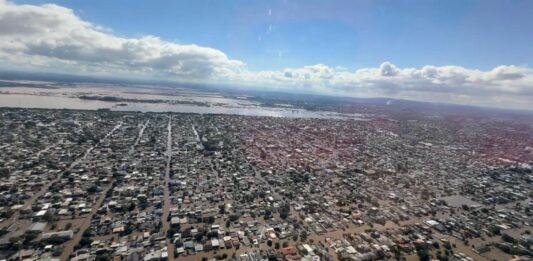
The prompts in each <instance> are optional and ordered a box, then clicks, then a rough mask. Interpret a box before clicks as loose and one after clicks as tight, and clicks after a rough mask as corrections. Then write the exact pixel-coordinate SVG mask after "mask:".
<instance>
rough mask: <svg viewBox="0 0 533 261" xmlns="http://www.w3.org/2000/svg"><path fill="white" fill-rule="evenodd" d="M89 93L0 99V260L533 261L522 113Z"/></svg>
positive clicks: (531, 127) (57, 91) (60, 91)
mask: <svg viewBox="0 0 533 261" xmlns="http://www.w3.org/2000/svg"><path fill="white" fill-rule="evenodd" d="M19 84H22V83H20V82H19ZM26 84H28V83H26ZM32 84H34V83H32ZM39 84H41V85H42V83H37V85H39ZM85 87H87V86H85ZM91 88H92V89H91ZM95 88H97V87H95V86H91V87H90V88H88V89H87V88H85V89H84V88H81V87H80V86H77V87H72V86H68V87H64V86H63V87H59V86H58V85H57V84H48V85H46V88H44V89H36V86H35V85H32V86H22V87H21V86H6V87H3V88H2V89H0V90H2V93H0V96H1V97H0V99H3V100H2V101H9V102H10V103H9V104H7V105H6V103H3V102H2V103H0V107H4V108H1V109H0V148H1V149H0V260H430V259H438V260H511V259H515V260H518V259H521V260H529V259H531V257H532V250H531V243H532V242H533V237H532V235H531V224H532V222H533V220H532V215H531V209H532V207H533V202H532V200H531V199H532V196H533V194H532V191H533V190H532V188H533V185H532V180H533V170H532V165H533V117H532V116H531V114H530V113H528V112H509V111H501V110H486V109H480V108H472V107H464V106H463V107H462V106H451V105H432V104H423V103H410V102H406V101H396V100H395V101H392V102H391V100H381V99H374V100H341V101H339V100H338V99H333V98H332V99H331V100H328V99H319V98H316V97H312V98H309V99H306V100H303V101H302V99H297V97H294V96H289V95H282V96H279V95H277V96H276V95H273V94H265V95H261V96H249V95H242V96H239V95H236V94H231V95H224V94H220V93H213V92H194V91H191V90H189V89H182V90H179V91H176V90H161V89H158V90H151V89H150V90H147V89H142V88H141V89H128V91H127V92H125V91H124V90H122V89H109V88H100V89H98V90H99V91H95ZM178 92H179V93H178ZM19 96H20V97H21V100H22V101H26V102H27V101H28V100H27V99H26V98H27V97H29V96H32V97H36V99H37V100H36V101H41V102H42V103H43V104H45V105H46V106H44V105H43V106H39V105H35V104H30V103H27V104H20V106H13V104H14V103H13V97H19ZM10 97H11V98H10ZM43 97H45V98H43ZM46 97H48V98H46ZM50 97H51V98H53V99H57V98H60V99H67V100H66V101H68V102H67V103H63V104H59V105H58V104H55V107H54V106H53V105H54V104H49V103H48V100H46V99H49V98H50ZM109 97H113V98H109ZM117 97H118V98H117ZM40 98H42V99H41V100H39V99H40ZM147 100H148V102H147ZM62 101H64V100H62ZM73 101H77V103H70V102H73ZM150 101H151V102H150ZM85 102H89V104H90V105H87V104H88V103H85ZM93 102H94V103H93ZM139 103H141V104H143V105H142V106H137V105H138V104H139ZM131 104H137V105H136V106H135V107H132V108H129V106H132V105H131ZM146 104H152V105H153V106H156V107H144V105H146ZM162 104H163V105H164V106H163V107H158V106H161V105H162ZM10 105H11V106H10ZM67 105H68V106H67ZM62 106H63V107H62ZM69 106H73V107H69ZM76 106H77V107H76ZM147 106H148V105H147ZM172 106H178V107H179V106H186V107H179V108H180V109H175V108H177V107H172ZM187 106H192V107H187ZM8 107H10V108H8ZM14 107H19V108H14ZM23 107H26V108H23ZM27 107H34V108H27ZM62 108H68V109H62ZM139 108H145V109H144V110H141V109H139ZM169 108H174V109H169ZM183 108H186V109H183ZM198 108H204V109H209V110H207V111H201V112H203V113H202V114H199V113H191V112H193V110H197V109H198ZM223 108H229V109H228V110H224V109H223ZM98 109H100V110H98ZM102 109H104V110H102ZM189 110H191V111H189ZM197 112H198V111H197ZM213 112H219V113H216V114H213ZM235 112H240V113H235ZM250 114H251V115H250Z"/></svg>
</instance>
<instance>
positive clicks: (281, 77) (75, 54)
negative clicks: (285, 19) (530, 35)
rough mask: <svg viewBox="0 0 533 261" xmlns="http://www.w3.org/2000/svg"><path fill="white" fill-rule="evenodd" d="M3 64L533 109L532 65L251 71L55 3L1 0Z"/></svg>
mask: <svg viewBox="0 0 533 261" xmlns="http://www.w3.org/2000/svg"><path fill="white" fill-rule="evenodd" d="M0 63H3V64H10V65H11V64H13V65H16V64H23V65H30V66H33V67H48V68H55V69H57V70H62V69H68V70H72V71H77V72H79V71H83V72H107V73H109V74H115V73H124V74H126V73H127V74H128V75H132V76H135V75H137V76H150V77H161V76H164V77H167V79H169V80H179V81H183V80H186V81H204V82H210V83H213V82H215V83H216V82H224V83H234V84H245V85H250V86H254V85H256V86H269V87H270V88H284V89H293V90H298V91H310V92H317V93H327V94H336V95H349V96H366V97H370V96H386V97H395V98H407V99H417V100H429V101H439V102H456V103H466V104H476V105H489V106H499V107H508V106H512V107H517V108H526V109H531V108H532V107H533V104H532V102H531V101H532V100H533V70H532V69H530V68H528V67H524V66H513V65H502V66H498V67H496V68H494V69H492V70H486V71H482V70H477V69H469V68H464V67H461V66H454V65H450V66H433V65H426V66H422V67H420V68H401V67H398V66H396V65H394V64H393V63H391V62H383V63H382V64H380V65H377V66H376V67H369V68H362V69H359V70H355V71H350V70H347V69H345V68H338V67H330V66H327V65H324V64H316V65H309V66H303V67H300V68H286V69H284V70H272V71H250V70H248V69H246V66H245V65H244V63H243V62H241V61H238V60H234V59H231V58H229V57H228V56H227V55H226V54H225V53H224V52H222V51H220V50H217V49H214V48H209V47H202V46H197V45H194V44H187V45H186V44H177V43H173V42H169V41H165V40H162V39H160V38H158V37H157V36H150V35H148V36H143V37H138V38H128V37H121V36H117V35H116V34H115V33H113V32H112V31H111V30H110V29H106V28H102V27H100V26H97V25H94V24H92V23H90V22H87V21H84V20H82V19H81V18H80V17H78V16H77V15H76V14H75V13H74V12H73V11H72V10H71V9H68V8H64V7H61V6H58V5H54V4H46V5H18V4H15V3H12V2H9V1H5V0H0Z"/></svg>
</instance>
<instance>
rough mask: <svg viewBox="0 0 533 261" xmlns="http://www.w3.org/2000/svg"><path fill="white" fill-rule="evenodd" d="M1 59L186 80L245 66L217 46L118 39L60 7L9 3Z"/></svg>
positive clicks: (0, 12)
mask: <svg viewBox="0 0 533 261" xmlns="http://www.w3.org/2000/svg"><path fill="white" fill-rule="evenodd" d="M0 57H1V58H3V59H7V60H10V61H12V62H23V63H28V62H30V63H37V64H41V65H43V64H45V65H46V64H48V65H52V66H53V65H58V64H61V63H62V64H75V65H76V64H77V65H89V66H93V67H94V68H100V69H102V70H116V69H120V70H126V71H136V72H144V73H152V74H163V75H169V76H176V77H180V78H186V79H201V78H206V77H210V76H212V75H214V74H216V73H217V72H218V71H219V70H221V68H231V67H239V66H242V62H240V61H237V60H231V59H229V58H228V57H227V56H226V54H224V53H223V52H221V51H219V50H216V49H213V48H207V47H200V46H197V45H180V44H176V43H171V42H167V41H163V40H161V39H159V38H158V37H156V36H145V37H141V38H124V37H118V36H115V35H113V34H112V33H110V32H108V31H106V30H105V29H103V28H101V27H98V26H96V25H93V24H91V23H89V22H86V21H83V20H81V19H80V18H79V17H78V16H77V15H76V14H75V13H74V12H73V11H72V10H71V9H67V8H64V7H61V6H58V5H54V4H46V5H41V6H36V5H17V4H14V3H10V2H7V1H0Z"/></svg>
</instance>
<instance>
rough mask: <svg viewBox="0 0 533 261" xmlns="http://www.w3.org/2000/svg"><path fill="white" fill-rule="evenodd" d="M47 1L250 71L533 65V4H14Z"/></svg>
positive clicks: (455, 0) (449, 0)
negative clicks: (220, 55)
mask: <svg viewBox="0 0 533 261" xmlns="http://www.w3.org/2000/svg"><path fill="white" fill-rule="evenodd" d="M49 2H54V3H57V4H59V5H61V6H65V7H68V8H71V9H73V10H75V12H76V14H77V15H78V16H80V17H81V18H82V19H83V20H86V21H90V22H92V23H94V24H97V25H100V26H103V27H107V28H111V29H112V30H113V32H114V33H115V34H118V35H121V36H125V37H135V36H141V35H156V36H159V37H161V38H162V39H165V40H168V41H174V42H178V43H184V44H189V43H193V44H198V45H201V46H209V47H213V48H216V49H219V50H221V51H223V52H225V53H226V54H227V55H228V56H229V57H230V58H232V59H238V60H241V61H244V62H245V63H246V64H247V65H248V66H249V68H250V69H253V70H269V69H282V68H285V67H299V66H304V65H309V64H317V63H322V64H326V65H329V66H333V67H335V66H341V67H346V68H350V69H358V68H362V67H368V66H377V65H379V64H380V63H382V62H383V61H391V62H393V63H395V64H397V65H399V66H402V67H420V66H423V65H427V64H433V65H450V64H453V65H461V66H465V67H470V68H477V69H491V68H493V67H495V66H498V65H501V64H515V65H530V63H531V61H533V51H532V49H531V46H533V33H531V31H530V30H531V28H533V18H532V15H531V13H533V1H503V0H502V1H492V0H483V1H468V0H466V1H465V0H446V1H441V0H435V1H353V0H348V1H318V0H302V1H292V0H286V1H285V0H280V1H250V0H242V1H217V0H195V1H152V0H144V1H132V0H113V1H109V0H91V1H82V0H68V1H50V0H39V1H16V3H31V4H43V3H49ZM269 10H270V15H269Z"/></svg>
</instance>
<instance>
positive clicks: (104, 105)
mask: <svg viewBox="0 0 533 261" xmlns="http://www.w3.org/2000/svg"><path fill="white" fill-rule="evenodd" d="M117 104H118V103H116V102H107V101H99V100H83V99H78V98H74V97H65V96H60V97H58V96H40V95H31V94H0V107H17V108H40V109H80V110H96V109H110V110H113V111H141V112H169V111H170V112H182V113H202V114H235V115H247V116H271V117H287V118H324V119H325V118H329V119H354V120H363V118H362V115H359V114H340V113H336V112H324V111H307V110H302V109H291V108H271V107H259V106H256V105H249V106H242V104H241V106H230V105H225V106H216V105H212V106H197V105H189V104H167V103H142V102H138V103H137V102H136V103H126V105H125V106H117Z"/></svg>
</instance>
